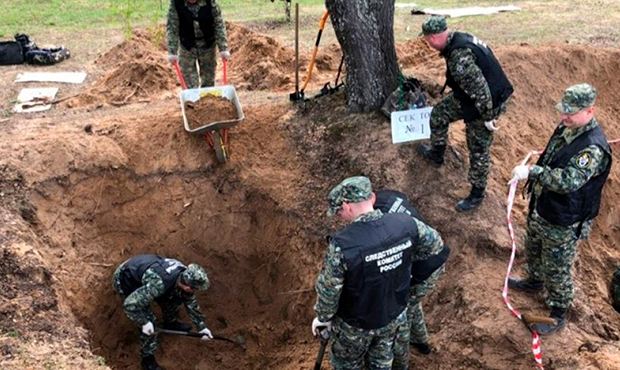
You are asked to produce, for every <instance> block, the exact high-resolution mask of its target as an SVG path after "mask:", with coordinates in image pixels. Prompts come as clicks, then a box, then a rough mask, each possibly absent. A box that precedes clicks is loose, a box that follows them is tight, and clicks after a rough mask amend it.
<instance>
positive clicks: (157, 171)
mask: <svg viewBox="0 0 620 370" xmlns="http://www.w3.org/2000/svg"><path fill="white" fill-rule="evenodd" d="M239 34H241V32H239ZM260 40H262V41H261V42H256V43H250V42H248V43H247V45H246V46H248V47H250V46H252V45H254V44H256V45H259V44H261V45H262V44H266V45H272V46H274V49H273V50H275V51H277V53H275V52H274V53H275V54H274V55H280V54H279V53H280V52H282V53H287V55H288V54H290V50H281V48H280V47H277V48H276V46H278V45H275V44H274V43H273V41H272V40H270V39H263V38H261V39H260ZM248 50H250V49H248ZM268 50H271V49H268ZM273 50H272V51H273ZM398 50H399V56H400V58H401V59H402V61H403V68H405V70H406V72H409V73H412V74H415V75H417V76H421V77H423V79H424V81H425V82H426V85H428V86H430V87H431V88H432V89H434V90H436V87H437V86H440V84H441V83H442V82H443V77H442V74H443V69H444V65H443V61H442V60H441V59H440V58H439V57H438V56H437V55H436V53H435V52H432V51H430V50H428V48H426V47H425V46H424V45H423V44H420V43H419V42H417V41H412V42H409V43H406V44H403V45H399V47H398ZM495 51H496V54H497V55H498V58H499V59H500V61H501V62H502V64H503V65H504V66H505V69H506V71H507V73H508V74H509V76H510V77H511V79H512V81H513V82H514V85H515V91H516V92H515V96H514V98H513V100H512V103H511V106H510V107H509V109H508V112H507V114H506V115H505V116H504V117H503V118H502V119H501V120H500V121H499V125H500V127H501V128H500V131H498V133H497V134H496V137H495V142H494V144H493V147H492V157H493V167H492V169H491V175H490V179H489V189H488V196H487V198H486V199H485V201H484V203H483V206H482V207H481V208H480V209H479V210H478V211H476V212H473V213H471V214H468V215H462V214H458V213H456V211H455V210H454V204H455V203H456V201H457V200H458V199H459V198H461V197H463V196H465V195H466V194H467V192H468V190H469V189H468V185H467V182H466V170H467V150H466V147H465V136H464V129H463V127H462V124H461V123H456V124H454V127H453V128H452V129H451V131H450V145H451V150H450V151H449V152H448V155H447V158H446V164H445V166H444V167H442V168H440V169H434V168H431V167H429V166H427V165H426V164H425V163H423V162H422V161H419V160H417V155H416V154H415V145H411V144H406V145H401V146H395V145H392V144H391V142H390V128H389V124H388V123H387V122H386V120H385V118H384V117H382V116H380V115H379V114H369V115H351V114H349V113H347V111H346V108H345V107H344V97H343V96H342V95H338V94H336V95H332V96H329V97H326V98H324V99H322V100H320V101H317V102H315V103H309V104H308V105H307V107H306V109H305V110H304V111H299V112H298V111H296V110H295V109H294V108H293V107H291V106H290V105H288V104H287V103H282V102H278V100H276V99H274V100H273V101H270V102H268V103H263V104H257V103H255V102H254V104H251V102H252V100H251V98H252V95H250V94H249V93H248V95H245V96H242V99H245V98H247V100H244V111H245V113H246V119H245V120H244V122H243V123H242V124H240V125H239V126H237V127H235V128H233V129H232V130H231V133H230V135H231V154H232V155H231V160H230V162H228V163H226V164H225V165H223V166H220V165H218V164H217V162H216V160H215V157H214V155H213V153H212V151H211V150H210V149H209V148H208V147H207V146H206V143H205V142H204V139H203V138H201V137H198V136H191V135H189V134H187V133H185V132H184V131H183V129H182V126H181V121H180V112H179V107H178V101H177V100H176V98H175V97H174V96H167V97H166V96H165V94H162V96H161V97H155V96H153V97H151V98H152V99H153V100H152V102H151V104H149V106H144V105H140V104H128V105H126V106H123V107H120V108H113V107H110V106H109V105H106V104H104V103H105V102H106V101H107V100H106V99H103V98H102V99H101V100H98V101H95V102H94V104H103V108H102V109H101V110H99V111H98V112H96V113H89V112H88V111H82V110H79V109H78V110H72V113H71V114H66V113H67V110H66V109H64V110H62V109H61V108H59V109H60V112H58V113H54V112H50V113H49V114H48V115H41V116H35V117H32V118H29V119H15V120H13V121H10V122H7V123H5V124H4V125H3V126H2V134H3V135H1V136H0V142H1V145H0V174H1V175H2V176H0V193H1V194H0V197H2V200H3V202H2V206H1V207H0V221H1V222H0V243H1V245H2V249H3V250H2V254H1V256H2V257H3V263H0V277H2V280H1V281H3V282H7V285H3V287H5V286H6V287H12V288H11V289H3V292H2V294H1V295H0V298H1V300H0V330H2V332H3V333H4V334H5V337H4V338H3V339H2V342H1V343H0V354H2V356H3V357H2V359H1V362H0V365H1V366H0V367H2V368H7V369H24V368H46V367H47V368H53V366H58V367H59V368H85V369H107V368H113V369H137V353H138V340H137V335H136V328H135V327H134V326H133V325H132V324H131V323H130V322H129V320H128V319H127V318H126V317H125V315H124V313H123V312H122V308H121V302H120V299H119V298H118V297H117V296H116V295H115V294H114V293H113V291H112V287H111V275H112V272H113V271H114V268H115V267H116V266H117V265H118V264H119V263H121V262H122V261H124V260H125V259H127V258H129V257H130V256H132V255H134V254H137V253H145V252H155V253H159V254H162V255H165V256H169V257H175V258H178V259H180V260H182V261H184V262H187V263H189V262H197V263H200V264H202V265H204V266H205V267H206V269H207V270H208V271H209V276H210V278H211V280H212V287H211V288H210V289H209V290H208V291H207V292H205V293H201V294H199V295H198V299H199V303H200V304H201V306H202V308H203V310H204V313H205V315H206V318H207V323H208V325H209V327H210V328H211V330H212V331H213V332H215V333H219V334H223V335H225V336H229V337H236V336H238V335H241V336H243V337H244V338H245V340H246V345H247V351H245V352H244V351H242V350H241V349H239V348H237V347H234V346H232V345H230V344H228V343H224V342H210V343H202V342H200V341H197V340H194V339H191V338H182V337H163V338H162V345H161V350H160V352H159V353H158V359H159V360H160V362H161V364H162V365H164V366H166V367H167V368H169V369H170V368H176V369H194V368H199V369H266V368H268V369H291V370H292V369H309V368H312V366H313V363H314V358H315V356H316V351H317V349H318V344H317V342H316V341H314V340H313V338H312V337H311V335H310V330H309V323H310V322H311V320H312V317H313V312H312V304H313V303H314V299H315V294H314V293H313V290H312V286H313V282H314V279H315V277H316V274H317V273H318V271H319V268H320V266H321V256H322V254H323V251H324V235H326V234H327V233H328V232H329V231H331V230H333V229H334V228H335V227H336V226H337V225H335V224H333V223H331V222H329V221H327V223H326V218H325V195H326V194H327V192H328V191H329V189H330V188H331V186H333V185H334V184H335V183H336V182H338V181H340V180H341V179H342V178H343V177H346V176H350V175H357V174H359V173H365V174H367V175H368V176H370V177H371V178H372V180H373V183H374V185H375V186H376V188H380V187H384V186H386V187H393V188H396V189H400V190H403V191H405V192H406V193H407V194H408V195H409V196H410V198H411V199H412V200H413V202H414V204H416V206H418V208H419V209H420V210H421V212H422V214H423V215H424V217H425V218H426V219H427V220H428V221H429V223H430V224H431V225H433V226H435V227H436V228H437V229H438V230H439V231H440V232H441V234H442V236H443V238H444V240H445V241H446V243H447V244H448V245H450V246H451V248H452V254H451V257H450V259H449V262H448V265H447V270H446V273H445V274H444V276H443V277H442V279H441V280H440V282H439V285H438V287H437V288H436V289H435V291H434V292H433V293H432V294H430V295H429V296H428V297H427V298H426V299H425V301H424V308H425V313H426V317H427V322H428V327H429V331H430V333H431V344H432V345H433V347H434V348H435V351H434V352H433V353H432V354H431V355H429V356H424V357H423V356H420V355H418V354H416V353H415V352H414V353H412V354H413V356H412V360H411V366H412V368H413V367H424V368H427V369H437V370H439V369H506V368H511V369H531V368H532V367H533V360H532V357H531V354H530V353H529V350H530V348H529V346H530V336H529V333H528V332H527V331H526V329H525V328H524V327H523V325H522V324H521V323H520V322H519V321H517V320H516V319H514V318H513V317H512V316H510V314H509V312H508V310H507V309H506V307H505V306H504V304H503V302H502V301H501V297H500V291H501V286H502V283H503V278H504V273H505V269H506V264H507V260H508V255H509V253H510V242H509V238H508V236H507V232H506V226H505V214H504V212H505V209H504V207H505V193H506V185H505V184H506V182H507V181H508V179H509V176H510V171H511V169H512V167H513V166H514V165H515V164H517V163H518V162H520V161H521V160H522V158H523V157H524V156H525V154H526V153H527V152H529V151H530V150H533V149H541V148H542V146H544V144H545V143H546V142H547V140H548V138H549V135H550V134H551V132H552V130H553V127H554V122H556V120H557V115H556V113H555V112H554V111H553V105H554V102H555V101H556V100H557V98H558V97H559V96H560V94H561V91H562V89H564V88H565V87H566V86H567V85H569V84H572V83H579V82H584V81H587V82H590V83H592V84H593V85H595V86H596V87H597V88H598V89H599V94H600V97H599V99H598V101H597V116H598V118H599V119H600V121H601V122H602V124H603V127H604V129H605V131H606V133H607V135H608V137H609V138H610V139H614V138H620V129H619V128H618V127H617V125H615V121H616V117H617V115H618V113H619V111H618V108H617V104H616V102H617V101H618V100H619V99H620V79H619V78H618V71H619V70H620V62H619V60H620V52H619V51H618V50H616V49H606V48H596V49H595V48H591V47H585V46H571V45H558V46H543V47H532V46H527V45H526V46H510V47H501V48H500V47H498V48H496V50H495ZM337 60H338V58H334V61H337ZM237 62H238V63H241V62H243V61H242V60H238V61H237ZM240 65H241V64H240ZM326 70H329V68H326ZM331 70H332V71H333V70H334V69H333V68H332V69H331ZM233 81H234V79H233ZM558 81H561V82H558ZM264 82H265V81H261V84H262V83H264ZM267 82H269V81H267ZM265 83H266V82H265ZM257 86H262V85H260V84H259V85H257ZM283 86H288V85H286V84H283V85H277V86H276V85H274V86H272V87H273V88H274V89H276V90H278V89H280V88H282V87H283ZM247 90H251V88H250V87H247ZM245 92H246V93H247V91H245ZM132 99H134V96H132V98H131V99H129V100H127V102H128V103H132V102H133V100H132ZM89 104H90V103H89ZM614 150H615V152H614V160H615V164H614V167H613V168H612V173H611V175H610V178H609V180H608V183H607V185H606V188H605V191H604V196H603V203H602V208H601V214H600V215H599V217H598V218H597V221H596V223H595V227H594V229H593V232H592V236H591V238H590V240H588V241H587V242H584V243H581V245H580V247H579V257H578V260H577V262H576V266H575V281H576V298H575V304H574V307H573V309H572V311H571V313H570V315H569V320H568V324H567V327H566V328H565V329H564V330H563V332H562V333H561V335H558V336H554V337H550V338H545V339H544V340H543V351H544V356H543V358H544V361H545V365H546V368H548V369H566V370H569V369H571V370H572V369H617V368H618V365H617V364H618V362H619V361H618V359H620V345H619V340H620V330H619V329H618V326H617V325H616V324H615V323H617V322H618V314H617V313H616V312H615V311H614V310H613V309H612V308H611V306H610V305H609V297H608V293H607V284H608V282H609V280H610V278H611V273H612V271H613V268H614V266H615V263H617V261H618V260H620V252H618V249H617V245H618V240H620V229H619V228H618V224H619V222H620V219H619V217H620V213H619V212H620V208H619V206H618V201H617V199H618V197H620V174H619V173H618V171H617V169H618V165H617V163H618V161H619V160H620V157H619V155H618V153H619V152H620V149H618V148H617V146H614ZM526 207H527V202H526V201H524V200H523V199H518V200H517V202H516V204H515V215H514V217H515V220H514V223H515V225H516V228H517V234H518V236H519V237H521V236H522V234H523V225H524V218H525V211H526ZM520 240H521V239H520V238H519V244H521V242H520ZM522 262H523V260H522V256H521V255H519V259H518V262H517V267H516V273H519V272H521V266H522ZM511 298H512V301H513V304H514V305H515V306H516V307H518V308H522V309H526V310H529V311H535V312H538V313H541V314H546V312H547V310H546V308H545V307H544V302H543V300H542V299H541V297H530V296H527V295H523V294H519V293H515V292H511ZM7 333H10V335H9V334H7ZM6 336H8V338H7V337H6ZM20 353H21V354H23V353H27V354H28V355H27V356H24V355H20ZM98 356H100V357H98Z"/></svg>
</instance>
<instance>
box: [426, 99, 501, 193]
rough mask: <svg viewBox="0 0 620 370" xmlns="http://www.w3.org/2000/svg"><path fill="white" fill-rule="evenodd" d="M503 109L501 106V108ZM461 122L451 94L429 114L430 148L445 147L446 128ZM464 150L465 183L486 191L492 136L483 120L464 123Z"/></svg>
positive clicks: (446, 142)
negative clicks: (466, 153) (466, 172)
mask: <svg viewBox="0 0 620 370" xmlns="http://www.w3.org/2000/svg"><path fill="white" fill-rule="evenodd" d="M502 107H503V106H502ZM462 118H463V113H462V110H461V105H460V103H459V101H458V100H457V99H456V98H455V97H454V95H453V94H448V95H447V96H445V97H444V98H443V99H442V100H441V101H440V102H439V103H438V104H437V105H435V107H433V110H432V112H431V118H430V127H431V145H432V146H433V147H445V146H447V145H448V127H449V125H450V123H452V122H455V121H458V120H460V119H462ZM465 133H466V137H467V147H468V149H469V173H468V177H467V178H468V180H469V182H470V184H471V185H472V186H475V187H478V188H483V189H484V188H486V185H487V177H488V175H489V169H490V167H491V156H490V154H489V150H490V147H491V143H492V142H493V132H491V131H489V130H487V128H486V127H485V126H484V120H483V119H477V120H474V121H472V122H466V123H465Z"/></svg>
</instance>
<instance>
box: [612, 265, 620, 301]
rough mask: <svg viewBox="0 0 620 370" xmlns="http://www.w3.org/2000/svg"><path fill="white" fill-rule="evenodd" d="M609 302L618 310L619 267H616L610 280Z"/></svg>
mask: <svg viewBox="0 0 620 370" xmlns="http://www.w3.org/2000/svg"><path fill="white" fill-rule="evenodd" d="M611 303H612V305H613V307H614V309H615V310H616V311H618V312H620V267H618V268H617V269H616V272H614V277H613V279H612V280H611Z"/></svg>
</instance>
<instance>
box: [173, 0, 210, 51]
mask: <svg viewBox="0 0 620 370" xmlns="http://www.w3.org/2000/svg"><path fill="white" fill-rule="evenodd" d="M174 5H175V7H176V9H177V14H178V15H179V38H180V39H181V45H183V47H184V48H185V49H186V50H190V49H191V48H193V47H194V46H196V35H195V33H194V21H198V24H199V26H200V30H201V31H202V35H203V37H204V40H205V43H206V46H207V48H210V47H212V46H213V44H214V43H215V19H214V17H213V11H212V7H211V1H207V5H205V6H203V7H201V8H200V10H199V11H198V17H194V14H192V12H191V11H189V9H187V7H186V6H185V0H174Z"/></svg>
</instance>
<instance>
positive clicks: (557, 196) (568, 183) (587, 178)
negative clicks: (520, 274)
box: [508, 84, 612, 334]
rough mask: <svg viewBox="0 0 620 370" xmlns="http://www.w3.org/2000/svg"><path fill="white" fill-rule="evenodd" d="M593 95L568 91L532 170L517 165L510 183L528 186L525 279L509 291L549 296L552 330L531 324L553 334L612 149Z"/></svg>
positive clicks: (588, 90)
mask: <svg viewBox="0 0 620 370" xmlns="http://www.w3.org/2000/svg"><path fill="white" fill-rule="evenodd" d="M595 99H596V90H595V89H594V88H593V87H592V86H590V85H588V84H579V85H573V86H571V87H569V88H568V89H566V91H565V92H564V96H563V97H562V101H561V102H560V103H558V105H557V109H558V110H559V111H560V117H561V120H562V121H561V123H560V124H559V125H558V126H557V128H556V130H555V132H554V133H553V135H552V136H551V139H550V140H549V143H548V144H547V147H546V148H545V151H544V152H543V153H542V154H541V156H540V158H539V159H538V162H537V163H536V165H534V166H528V165H519V166H517V167H515V169H514V170H513V178H516V179H517V180H525V179H527V180H528V187H527V189H528V191H529V192H530V193H531V198H530V207H529V214H528V218H527V234H526V236H525V254H526V258H527V267H526V271H527V277H526V278H525V279H521V280H519V279H510V280H509V281H508V285H509V287H511V288H514V289H519V290H523V291H528V292H537V291H542V290H543V288H544V289H545V290H546V291H547V296H546V303H547V306H548V307H549V308H550V309H551V314H550V316H551V318H553V319H554V323H553V324H534V325H533V329H534V330H535V331H537V332H538V333H540V334H551V333H553V332H555V331H557V330H558V329H560V328H562V327H563V326H564V324H565V318H566V312H567V310H568V308H569V307H570V305H571V303H572V301H573V295H574V293H573V279H572V275H571V268H572V266H573V261H574V258H575V254H576V252H577V242H578V241H579V240H580V239H586V238H587V237H588V234H589V233H590V228H591V226H592V221H593V220H594V217H596V215H597V214H598V211H599V207H600V203H601V193H602V191H603V186H604V184H605V181H606V180H607V176H608V175H609V171H610V169H611V162H612V157H611V148H610V147H609V144H608V142H607V139H606V137H605V134H604V133H603V130H602V129H601V127H600V126H599V124H598V122H597V120H596V119H595V118H594V101H595Z"/></svg>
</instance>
